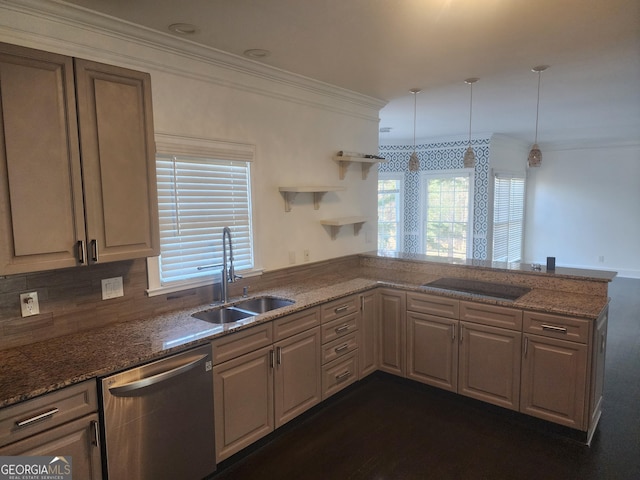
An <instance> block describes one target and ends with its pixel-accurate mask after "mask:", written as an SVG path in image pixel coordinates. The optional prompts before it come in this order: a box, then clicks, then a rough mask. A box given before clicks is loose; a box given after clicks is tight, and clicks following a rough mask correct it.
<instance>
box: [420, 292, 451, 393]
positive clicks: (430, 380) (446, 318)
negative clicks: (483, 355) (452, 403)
mask: <svg viewBox="0 0 640 480" xmlns="http://www.w3.org/2000/svg"><path fill="white" fill-rule="evenodd" d="M459 307H460V302H459V301H458V300H454V299H451V298H446V297H438V296H436V295H428V294H422V293H416V292H408V293H407V378H411V379H412V380H417V381H418V382H422V383H426V384H428V385H433V386H435V387H439V388H442V389H444V390H449V391H451V392H457V391H458V340H457V339H458V337H457V331H458V323H459V322H458V313H459V309H460V308H459Z"/></svg>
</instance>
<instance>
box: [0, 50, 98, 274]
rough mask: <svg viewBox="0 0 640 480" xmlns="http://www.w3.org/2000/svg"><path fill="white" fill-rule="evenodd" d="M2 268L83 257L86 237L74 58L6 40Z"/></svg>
mask: <svg viewBox="0 0 640 480" xmlns="http://www.w3.org/2000/svg"><path fill="white" fill-rule="evenodd" d="M0 109H1V111H0V275H8V274H14V273H23V272H33V271H38V270H48V269H55V268H64V267H72V266H75V265H77V264H78V259H77V242H78V241H81V240H84V230H85V228H84V211H83V203H82V179H81V172H80V157H79V149H78V131H77V122H76V103H75V94H74V84H73V63H72V59H71V58H70V57H65V56H62V55H55V54H51V53H47V52H41V51H38V50H32V49H28V48H22V47H17V46H14V45H6V44H0Z"/></svg>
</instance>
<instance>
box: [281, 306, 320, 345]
mask: <svg viewBox="0 0 640 480" xmlns="http://www.w3.org/2000/svg"><path fill="white" fill-rule="evenodd" d="M318 325H320V309H319V308H311V309H308V310H303V311H302V312H297V313H292V314H291V315H287V316H286V317H282V318H278V319H277V320H274V321H273V341H274V342H277V341H278V340H282V339H283V338H287V337H290V336H292V335H295V334H296V333H300V332H304V331H305V330H309V329H310V328H313V327H317V326H318Z"/></svg>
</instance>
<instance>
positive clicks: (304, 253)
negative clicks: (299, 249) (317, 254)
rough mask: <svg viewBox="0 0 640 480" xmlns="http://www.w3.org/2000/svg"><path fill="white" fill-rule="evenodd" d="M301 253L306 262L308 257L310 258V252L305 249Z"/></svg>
mask: <svg viewBox="0 0 640 480" xmlns="http://www.w3.org/2000/svg"><path fill="white" fill-rule="evenodd" d="M303 255H304V261H305V262H308V261H309V259H310V258H311V254H310V253H309V250H305V251H304V252H303Z"/></svg>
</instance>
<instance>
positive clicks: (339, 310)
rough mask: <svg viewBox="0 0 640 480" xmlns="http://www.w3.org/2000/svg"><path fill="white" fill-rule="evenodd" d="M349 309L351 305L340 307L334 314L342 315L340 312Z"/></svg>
mask: <svg viewBox="0 0 640 480" xmlns="http://www.w3.org/2000/svg"><path fill="white" fill-rule="evenodd" d="M348 308H349V305H342V306H340V307H336V309H335V310H334V311H333V312H334V313H340V312H344V311H345V310H347V309H348Z"/></svg>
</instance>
